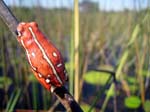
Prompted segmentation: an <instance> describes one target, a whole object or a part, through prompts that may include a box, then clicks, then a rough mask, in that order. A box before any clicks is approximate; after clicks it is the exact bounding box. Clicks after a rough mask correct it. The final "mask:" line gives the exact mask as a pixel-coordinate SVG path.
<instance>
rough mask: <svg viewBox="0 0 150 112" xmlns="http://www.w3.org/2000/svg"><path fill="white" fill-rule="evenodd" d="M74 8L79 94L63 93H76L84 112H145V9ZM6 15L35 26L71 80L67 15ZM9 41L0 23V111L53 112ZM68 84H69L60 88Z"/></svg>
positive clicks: (63, 11) (148, 25)
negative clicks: (56, 52) (56, 51)
mask: <svg viewBox="0 0 150 112" xmlns="http://www.w3.org/2000/svg"><path fill="white" fill-rule="evenodd" d="M139 5H140V4H139ZM79 6H80V13H79V16H80V17H79V18H80V24H79V27H80V28H79V29H80V32H79V37H80V44H79V57H80V62H79V64H78V65H79V68H80V79H79V82H80V84H79V85H80V87H79V90H74V88H72V87H73V86H72V87H71V88H70V87H68V88H70V90H71V91H78V92H79V93H80V100H79V101H80V104H81V105H82V107H83V109H84V110H85V111H100V110H101V111H121V112H122V111H133V110H134V111H139V112H141V111H144V110H145V111H147V112H148V110H150V109H149V106H147V105H148V104H149V103H150V100H149V99H150V94H149V93H150V89H149V88H150V84H149V83H150V82H149V81H150V56H149V55H150V47H149V46H150V39H149V38H150V37H149V35H150V21H149V18H150V9H149V7H147V8H146V9H141V10H136V8H135V9H134V10H128V9H126V10H123V11H118V12H113V11H109V12H107V11H105V10H104V11H101V10H98V6H97V5H96V3H93V2H85V1H84V2H83V3H80V4H79ZM89 6H90V7H89ZM11 9H12V11H13V12H14V14H15V15H16V16H17V18H18V19H19V20H20V21H26V22H28V21H36V22H37V23H38V24H39V27H40V29H41V30H42V31H43V32H44V34H45V35H46V36H47V37H48V38H49V39H50V40H51V41H52V42H53V43H54V44H55V45H56V46H57V47H58V49H60V51H61V53H62V55H63V57H64V60H65V62H66V68H67V70H68V75H69V77H71V76H72V75H70V74H72V73H74V70H75V69H76V68H74V67H73V66H71V64H72V63H74V62H72V61H71V60H72V57H73V56H74V54H73V53H74V50H73V45H72V44H73V42H74V40H73V30H74V29H73V26H74V24H73V18H74V16H73V9H67V8H64V7H61V8H53V9H45V8H42V7H40V5H39V7H32V8H27V7H11ZM12 37H13V36H12V34H11V33H10V32H9V30H8V28H7V27H6V26H5V25H4V23H3V22H2V21H1V20H0V96H1V97H0V109H1V110H5V109H6V110H7V111H12V110H14V109H38V110H53V108H54V107H55V104H58V101H56V98H55V97H54V96H53V95H52V94H50V93H49V92H47V91H46V90H45V89H44V88H43V87H41V85H40V84H39V83H38V82H37V81H36V79H35V78H34V76H33V74H32V72H31V71H30V68H29V64H28V63H27V61H26V57H25V54H24V53H25V52H24V51H23V49H22V48H21V47H20V45H18V43H17V41H16V39H15V38H12ZM95 69H96V70H95ZM106 72H108V73H106ZM114 74H115V76H116V77H114V76H113V75H114ZM72 77H74V76H72ZM73 81H74V78H71V81H69V84H66V85H67V86H68V85H70V83H71V82H73ZM73 85H75V83H74V84H73ZM128 102H129V103H128ZM56 109H57V110H63V107H62V106H61V105H58V106H57V108H56Z"/></svg>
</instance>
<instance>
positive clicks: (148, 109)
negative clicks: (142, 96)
mask: <svg viewBox="0 0 150 112" xmlns="http://www.w3.org/2000/svg"><path fill="white" fill-rule="evenodd" d="M144 110H145V112H150V100H146V101H145V103H144Z"/></svg>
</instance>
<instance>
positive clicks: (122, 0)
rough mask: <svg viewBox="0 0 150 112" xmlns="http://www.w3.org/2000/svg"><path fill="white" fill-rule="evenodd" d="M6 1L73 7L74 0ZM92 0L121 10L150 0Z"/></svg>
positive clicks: (14, 3)
mask: <svg viewBox="0 0 150 112" xmlns="http://www.w3.org/2000/svg"><path fill="white" fill-rule="evenodd" d="M4 1H5V2H6V4H7V5H19V1H21V5H22V6H29V7H32V6H36V5H38V4H40V5H41V6H42V7H47V8H53V7H60V6H65V7H69V8H73V0H4ZM82 1H83V0H79V2H82ZM91 1H94V2H97V3H98V4H99V8H100V9H101V10H107V11H109V10H114V11H119V10H123V9H125V8H127V9H133V8H134V7H136V8H137V9H138V8H139V7H141V8H145V7H147V6H148V1H150V0H91ZM149 3H150V2H149ZM139 4H140V5H139ZM149 6H150V4H149Z"/></svg>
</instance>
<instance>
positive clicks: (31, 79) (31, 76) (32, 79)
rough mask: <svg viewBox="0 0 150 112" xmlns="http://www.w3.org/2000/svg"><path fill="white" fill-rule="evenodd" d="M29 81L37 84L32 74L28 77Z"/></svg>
mask: <svg viewBox="0 0 150 112" xmlns="http://www.w3.org/2000/svg"><path fill="white" fill-rule="evenodd" d="M29 81H31V82H38V81H37V79H36V77H35V76H34V75H33V74H31V75H29Z"/></svg>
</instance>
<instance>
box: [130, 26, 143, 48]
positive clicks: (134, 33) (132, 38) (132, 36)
mask: <svg viewBox="0 0 150 112" xmlns="http://www.w3.org/2000/svg"><path fill="white" fill-rule="evenodd" d="M139 32H140V25H139V24H137V25H136V26H135V28H134V30H133V32H132V35H131V38H130V40H129V42H128V46H130V45H131V44H133V42H134V41H135V39H136V38H137V35H138V34H139Z"/></svg>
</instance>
